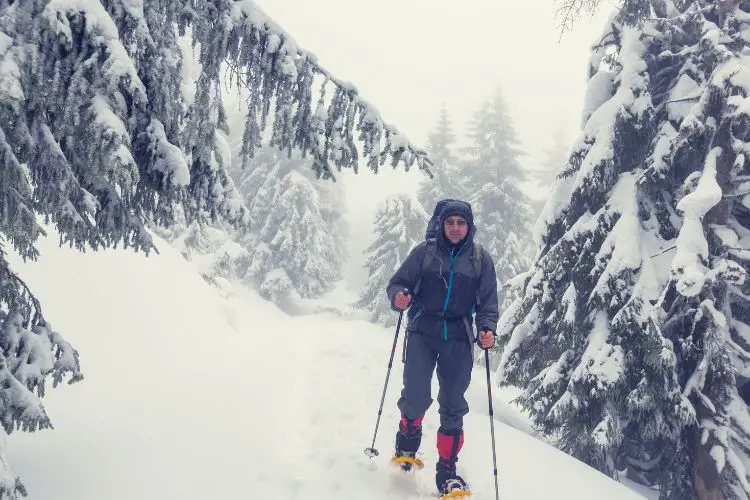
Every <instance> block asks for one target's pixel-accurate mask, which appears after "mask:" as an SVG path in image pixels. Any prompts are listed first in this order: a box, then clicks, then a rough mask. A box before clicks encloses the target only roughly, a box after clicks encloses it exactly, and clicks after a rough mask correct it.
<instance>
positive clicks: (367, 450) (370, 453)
mask: <svg viewBox="0 0 750 500" xmlns="http://www.w3.org/2000/svg"><path fill="white" fill-rule="evenodd" d="M403 317H404V311H401V312H400V313H399V315H398V323H397V324H396V336H395V337H393V347H392V348H391V358H390V359H389V360H388V371H387V372H386V374H385V385H384V386H383V395H382V396H381V398H380V408H379V409H378V420H377V421H376V422H375V434H374V435H373V436H372V446H371V447H369V448H365V455H367V456H368V457H370V458H373V457H377V456H378V455H379V453H378V450H376V449H375V438H376V437H377V435H378V426H379V425H380V415H382V414H383V403H384V402H385V391H386V389H387V388H388V378H389V377H390V376H391V367H392V366H393V355H394V354H396V343H397V342H398V332H399V330H400V329H401V318H403Z"/></svg>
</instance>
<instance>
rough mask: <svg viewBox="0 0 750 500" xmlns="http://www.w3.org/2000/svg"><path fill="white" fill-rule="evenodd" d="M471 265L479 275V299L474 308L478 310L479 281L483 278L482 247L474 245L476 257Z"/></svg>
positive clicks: (473, 257) (474, 256)
mask: <svg viewBox="0 0 750 500" xmlns="http://www.w3.org/2000/svg"><path fill="white" fill-rule="evenodd" d="M471 263H472V265H473V266H474V272H475V273H476V275H477V297H476V299H475V303H474V308H475V310H476V308H477V307H479V280H480V279H481V278H482V245H480V244H479V243H476V242H475V243H474V255H473V256H472V259H471Z"/></svg>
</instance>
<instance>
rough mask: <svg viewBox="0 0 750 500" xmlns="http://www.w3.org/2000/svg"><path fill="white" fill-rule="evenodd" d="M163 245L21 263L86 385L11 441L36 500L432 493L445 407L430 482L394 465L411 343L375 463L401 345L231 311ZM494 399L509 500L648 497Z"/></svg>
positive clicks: (263, 311)
mask: <svg viewBox="0 0 750 500" xmlns="http://www.w3.org/2000/svg"><path fill="white" fill-rule="evenodd" d="M156 240H157V242H158V244H159V249H160V254H159V255H156V254H152V255H151V256H150V257H148V258H147V257H145V256H143V255H137V254H134V253H133V252H131V251H124V250H110V251H103V252H95V253H91V252H89V253H86V254H83V253H79V252H76V251H74V250H71V249H68V248H62V249H60V248H57V245H56V242H57V235H56V234H54V233H52V234H51V236H50V237H49V238H46V239H43V240H42V241H40V245H39V246H40V249H41V258H40V259H39V261H38V262H37V263H24V264H22V263H21V262H20V260H19V259H18V258H17V257H16V256H14V255H10V256H9V258H10V262H11V265H13V266H14V269H15V270H16V271H17V272H19V274H20V275H21V276H23V277H24V279H25V280H26V281H27V283H28V284H29V286H31V287H32V289H33V290H34V291H35V292H36V294H37V295H38V297H39V298H40V299H41V301H42V304H43V307H44V308H45V316H46V317H47V318H48V319H49V320H50V321H51V323H52V326H53V327H54V328H55V329H56V330H58V331H60V332H61V333H62V334H63V335H64V336H65V337H66V339H67V340H68V341H70V342H71V343H72V344H73V345H74V346H75V347H76V348H77V349H78V350H79V352H80V355H81V363H82V369H83V372H84V375H85V377H86V378H85V379H84V380H83V381H82V382H81V383H78V384H75V385H73V386H64V387H62V388H59V389H57V390H51V389H50V390H49V391H48V396H47V397H46V398H45V400H44V401H45V405H46V408H47V411H48V413H49V415H50V417H51V418H52V421H53V423H54V425H55V427H56V428H55V429H54V430H49V431H43V432H39V433H36V434H25V433H20V432H19V433H14V434H12V435H11V436H10V437H9V438H8V439H9V457H10V460H11V464H10V465H11V468H12V469H13V470H14V471H15V472H16V473H17V474H18V475H20V476H21V479H22V481H23V482H24V483H25V485H26V486H27V488H28V490H29V498H30V499H32V500H47V499H50V500H51V499H55V500H86V499H91V500H102V499H106V500H119V499H127V500H132V499H133V498H138V499H142V500H143V499H167V498H169V499H171V498H180V499H181V500H189V499H202V500H203V499H205V498H215V499H219V498H274V499H292V498H304V499H307V500H318V499H331V498H342V499H345V498H351V497H352V496H353V495H356V497H357V498H358V499H359V500H370V499H373V500H374V499H378V500H382V499H389V498H392V499H410V498H426V497H427V496H428V495H430V494H431V493H432V492H433V490H434V481H433V474H432V470H433V464H434V461H435V459H436V450H435V446H434V436H435V432H436V429H437V425H438V424H437V420H438V419H437V403H434V404H433V406H432V407H431V408H430V410H429V412H428V415H427V418H426V421H425V439H424V441H423V442H424V445H423V452H424V456H423V459H424V460H425V461H426V463H427V466H426V467H425V469H424V470H423V471H420V472H418V473H415V474H412V475H404V474H401V473H399V472H397V470H396V469H394V468H393V467H391V466H390V465H389V464H388V458H389V455H390V452H391V447H392V442H393V437H394V431H395V426H396V421H397V410H396V406H395V401H396V399H397V397H398V392H399V390H400V378H401V361H400V359H401V358H400V354H401V339H402V338H403V335H401V337H400V339H399V346H398V349H397V353H396V358H395V360H394V368H393V372H392V374H391V379H390V380H391V382H390V385H389V387H388V392H387V397H386V403H385V409H384V413H383V418H382V420H381V425H380V430H379V433H378V439H377V443H376V447H377V448H378V449H379V450H380V452H381V455H380V457H378V458H377V459H374V460H371V459H368V458H367V457H365V455H364V453H363V450H364V448H365V447H367V446H369V445H370V443H371V440H372V433H373V430H374V425H375V420H376V416H377V407H378V403H379V401H380V395H381V391H382V388H383V382H384V379H385V370H386V365H387V361H388V355H389V353H390V348H391V345H392V342H393V331H392V330H390V329H384V328H381V327H379V326H376V325H372V324H369V323H367V322H365V321H362V320H361V319H358V318H357V315H349V316H347V315H344V316H339V315H336V314H332V313H319V314H314V315H301V316H294V317H292V316H288V315H286V314H284V313H282V312H281V311H279V310H278V309H277V308H276V307H274V306H273V305H271V304H269V303H268V302H265V301H263V300H262V299H260V298H259V297H258V296H257V295H255V294H254V293H253V292H250V291H246V292H241V293H239V294H237V295H235V296H234V297H231V298H227V299H225V298H221V297H220V296H219V295H218V294H217V291H216V289H214V288H211V287H210V286H209V285H208V284H206V283H205V282H204V281H203V280H202V279H201V278H200V277H199V275H198V273H197V272H196V270H195V268H194V267H193V266H192V264H191V263H189V262H187V261H186V260H184V259H183V258H182V256H180V255H179V253H177V252H176V251H175V250H174V249H172V248H170V247H169V246H168V245H167V244H166V243H164V242H163V241H162V240H159V239H158V238H157V239H156ZM435 384H436V381H435ZM494 390H495V399H494V401H495V403H494V404H495V412H496V419H497V421H496V426H495V431H496V435H497V452H498V468H499V481H500V492H501V498H512V499H549V498H566V499H567V498H570V499H601V498H608V499H612V500H616V499H635V498H639V495H637V494H636V493H634V492H633V491H632V490H630V489H628V488H626V487H624V486H622V485H620V484H618V483H616V482H615V481H613V480H611V479H609V478H607V477H605V476H603V475H602V474H600V473H598V472H597V471H595V470H593V469H591V468H589V467H587V466H585V465H584V464H582V463H580V462H578V461H576V460H574V459H571V458H570V457H568V456H566V455H565V454H563V453H562V452H560V451H558V450H556V449H554V448H552V447H550V446H549V445H547V444H545V443H544V442H542V441H541V440H538V439H535V438H533V437H531V436H529V435H527V434H525V432H530V431H531V429H530V428H529V426H528V424H527V423H526V422H525V420H524V418H523V416H522V415H521V414H520V412H519V411H518V410H516V409H515V407H513V406H510V405H509V404H508V403H507V402H508V401H509V400H510V399H511V398H512V397H513V395H514V394H513V393H512V391H507V390H504V391H500V390H498V389H496V388H495V389H494ZM486 391H487V389H486V381H485V373H484V369H483V368H482V369H479V368H477V370H476V371H475V373H474V380H473V382H472V386H471V388H470V389H469V393H468V398H469V403H470V406H471V408H472V410H471V412H470V414H469V415H468V416H467V418H466V421H465V428H466V444H465V447H464V451H463V452H462V454H461V458H460V461H459V472H460V473H462V474H463V475H464V477H466V479H467V480H468V481H469V482H470V484H471V485H472V487H473V490H474V493H475V496H474V498H477V499H482V498H494V485H493V480H492V459H491V458H492V453H491V449H490V442H489V441H490V440H489V435H490V433H489V420H488V419H489V417H488V415H489V414H488V409H487V392H486ZM434 394H437V391H435V393H434ZM433 397H434V395H433ZM503 421H504V422H507V423H509V424H510V425H506V424H505V423H503ZM513 426H515V427H516V428H514V427H513Z"/></svg>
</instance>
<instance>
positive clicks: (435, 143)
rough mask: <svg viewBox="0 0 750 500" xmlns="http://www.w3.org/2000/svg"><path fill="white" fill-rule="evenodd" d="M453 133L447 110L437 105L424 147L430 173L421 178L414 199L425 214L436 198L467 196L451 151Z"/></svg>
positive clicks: (429, 210)
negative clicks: (436, 112) (435, 119)
mask: <svg viewBox="0 0 750 500" xmlns="http://www.w3.org/2000/svg"><path fill="white" fill-rule="evenodd" d="M455 144H456V135H455V133H454V132H453V126H452V125H451V121H450V117H449V116H448V110H446V109H445V105H443V107H442V108H441V109H440V117H439V118H438V122H437V124H436V125H435V128H434V129H433V130H431V131H430V133H429V134H428V135H427V147H426V150H427V152H428V153H429V154H430V158H431V159H432V162H433V165H434V166H435V168H434V169H433V177H432V178H431V179H429V178H428V179H424V180H423V181H422V183H421V184H420V186H419V190H418V191H417V199H418V200H419V202H420V203H421V204H422V207H424V209H425V211H426V212H427V213H429V214H431V213H432V211H433V210H434V208H435V205H436V204H437V202H438V201H440V200H443V199H446V198H451V199H459V200H463V199H465V197H466V196H467V192H466V189H465V187H464V186H463V183H462V179H461V175H460V174H461V172H460V162H459V160H458V158H457V156H456V154H455V150H454V148H455Z"/></svg>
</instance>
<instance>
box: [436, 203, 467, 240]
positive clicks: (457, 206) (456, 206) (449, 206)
mask: <svg viewBox="0 0 750 500" xmlns="http://www.w3.org/2000/svg"><path fill="white" fill-rule="evenodd" d="M451 215H460V216H461V217H463V218H464V219H466V222H468V224H469V232H468V233H466V238H464V239H463V240H462V241H460V242H459V243H458V244H457V245H456V246H462V245H466V244H467V243H471V242H472V241H474V233H476V227H475V226H474V213H473V212H472V211H471V205H470V204H469V203H467V202H465V201H458V200H457V201H451V202H448V203H446V204H445V206H444V207H443V210H441V211H440V228H439V230H438V234H437V240H438V241H439V242H440V244H442V245H443V246H444V247H445V248H448V249H450V248H452V247H453V244H452V243H451V242H450V241H448V239H447V238H446V237H445V234H444V233H443V223H444V222H445V219H447V218H448V217H450V216H451Z"/></svg>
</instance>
